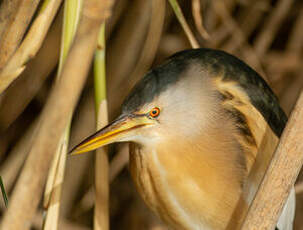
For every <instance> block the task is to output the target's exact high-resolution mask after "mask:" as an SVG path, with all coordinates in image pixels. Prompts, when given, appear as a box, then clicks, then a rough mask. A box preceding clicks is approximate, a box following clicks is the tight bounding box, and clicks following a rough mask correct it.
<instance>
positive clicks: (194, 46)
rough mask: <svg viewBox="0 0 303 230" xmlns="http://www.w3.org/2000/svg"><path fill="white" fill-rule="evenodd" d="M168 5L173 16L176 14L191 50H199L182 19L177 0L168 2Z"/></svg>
mask: <svg viewBox="0 0 303 230" xmlns="http://www.w3.org/2000/svg"><path fill="white" fill-rule="evenodd" d="M169 3H170V5H171V7H172V8H173V10H174V12H175V14H176V17H177V19H178V21H179V22H180V24H181V26H182V28H183V30H184V32H185V34H186V36H187V38H188V40H189V42H190V45H191V47H192V48H199V47H200V46H199V43H198V42H197V40H196V38H195V36H194V34H193V33H192V31H191V30H190V28H189V26H188V24H187V22H186V20H185V18H184V15H183V13H182V10H181V8H180V5H179V3H178V1H177V0H169Z"/></svg>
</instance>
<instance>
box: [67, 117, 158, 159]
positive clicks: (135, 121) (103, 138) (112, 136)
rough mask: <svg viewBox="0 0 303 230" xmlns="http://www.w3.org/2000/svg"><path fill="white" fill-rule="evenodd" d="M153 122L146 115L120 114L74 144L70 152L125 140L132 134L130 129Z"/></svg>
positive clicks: (93, 148)
mask: <svg viewBox="0 0 303 230" xmlns="http://www.w3.org/2000/svg"><path fill="white" fill-rule="evenodd" d="M154 122H155V121H154V120H152V119H149V118H148V117H147V116H146V115H125V116H121V117H119V118H118V119H116V120H115V121H113V122H112V123H111V124H109V125H107V126H105V127H104V128H102V129H101V130H99V131H97V132H96V133H95V134H93V135H91V136H89V137H88V138H86V139H85V140H84V141H82V142H81V143H80V144H78V145H76V146H75V147H74V148H73V149H72V150H71V151H70V154H71V155H76V154H80V153H85V152H88V151H92V150H95V149H97V148H100V147H102V146H104V145H107V144H110V143H113V142H119V141H123V140H127V139H128V138H129V137H130V136H131V135H132V134H133V132H130V131H133V130H134V129H137V128H140V127H143V126H147V125H152V124H154Z"/></svg>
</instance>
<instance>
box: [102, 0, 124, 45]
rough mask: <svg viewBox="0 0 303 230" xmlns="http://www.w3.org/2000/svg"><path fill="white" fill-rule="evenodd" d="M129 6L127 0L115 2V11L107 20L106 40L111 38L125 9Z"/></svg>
mask: <svg viewBox="0 0 303 230" xmlns="http://www.w3.org/2000/svg"><path fill="white" fill-rule="evenodd" d="M127 7H129V4H128V1H127V0H120V1H117V2H116V3H115V5H114V6H113V10H112V11H113V13H112V15H111V17H110V18H109V19H108V20H107V21H106V28H105V30H106V34H105V37H106V40H108V39H110V37H111V34H112V32H113V30H115V28H116V26H117V24H118V22H119V20H120V18H121V17H122V16H123V14H124V13H125V10H126V9H127Z"/></svg>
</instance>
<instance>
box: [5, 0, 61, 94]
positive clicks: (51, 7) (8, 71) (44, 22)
mask: <svg viewBox="0 0 303 230" xmlns="http://www.w3.org/2000/svg"><path fill="white" fill-rule="evenodd" d="M61 1H62V0H46V1H45V2H44V5H43V6H42V8H41V11H40V12H39V15H38V16H37V18H36V19H35V21H34V22H33V24H32V26H31V27H30V29H29V31H28V33H27V35H26V37H25V38H24V40H23V42H22V43H21V45H20V47H19V48H18V49H17V50H16V52H15V53H14V54H13V55H12V57H11V58H10V59H9V61H8V62H7V63H6V65H5V66H4V67H3V68H2V69H1V71H0V94H1V93H2V92H3V91H4V90H5V89H6V88H7V87H8V86H9V85H10V84H11V83H12V81H14V80H15V79H16V78H17V77H18V76H19V75H20V74H21V73H22V72H23V70H24V69H25V63H26V62H28V61H29V60H30V59H31V58H33V57H34V56H35V55H36V54H37V52H38V50H39V49H40V47H41V45H42V42H43V40H44V38H45V36H46V34H47V31H48V29H49V27H50V25H51V23H52V21H53V19H54V17H55V15H56V13H57V10H58V8H59V6H60V4H61Z"/></svg>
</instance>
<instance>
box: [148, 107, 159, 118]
mask: <svg viewBox="0 0 303 230" xmlns="http://www.w3.org/2000/svg"><path fill="white" fill-rule="evenodd" d="M159 114H160V109H159V108H158V107H155V108H153V109H152V110H151V111H150V112H149V116H151V117H157V116H159Z"/></svg>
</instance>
